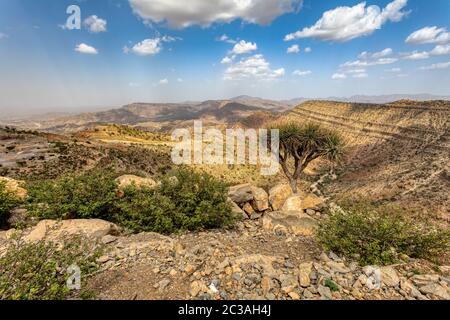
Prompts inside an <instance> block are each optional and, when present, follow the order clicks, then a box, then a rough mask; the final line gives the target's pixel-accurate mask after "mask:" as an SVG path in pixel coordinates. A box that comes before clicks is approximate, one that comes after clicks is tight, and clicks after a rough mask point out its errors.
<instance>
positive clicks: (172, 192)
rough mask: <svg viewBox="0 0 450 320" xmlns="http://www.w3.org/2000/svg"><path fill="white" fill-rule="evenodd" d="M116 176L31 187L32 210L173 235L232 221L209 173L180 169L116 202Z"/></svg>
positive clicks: (223, 193) (100, 174) (222, 191)
mask: <svg viewBox="0 0 450 320" xmlns="http://www.w3.org/2000/svg"><path fill="white" fill-rule="evenodd" d="M115 177H116V176H115V174H114V173H113V171H108V170H96V171H90V172H87V173H84V174H81V175H68V176H65V177H63V178H60V179H57V180H53V181H43V182H37V183H34V184H32V185H30V187H29V211H30V213H31V214H33V215H35V216H37V217H39V218H41V219H80V218H87V219H89V218H99V219H104V220H108V221H112V222H115V223H118V224H120V225H122V226H124V227H126V228H128V229H130V230H131V231H133V232H141V231H153V232H160V233H172V232H176V231H178V230H203V229H211V228H219V227H225V226H229V225H231V224H232V223H233V222H234V217H233V215H232V213H231V208H230V205H229V204H228V202H227V188H226V185H225V184H224V183H222V182H220V181H219V180H217V179H215V178H214V177H212V176H210V175H208V174H205V173H203V174H201V173H195V172H193V171H189V170H185V169H182V170H179V171H177V172H176V173H175V175H174V176H172V177H166V178H165V179H163V181H162V183H161V185H160V186H158V187H156V188H153V189H150V188H143V189H139V188H137V187H135V186H130V187H128V188H126V189H125V190H124V196H123V197H122V198H119V197H118V194H117V188H118V186H117V183H116V181H115V179H114V178H115Z"/></svg>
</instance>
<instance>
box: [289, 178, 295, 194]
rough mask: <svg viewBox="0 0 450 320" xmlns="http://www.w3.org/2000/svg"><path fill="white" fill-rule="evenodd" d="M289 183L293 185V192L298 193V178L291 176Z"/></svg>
mask: <svg viewBox="0 0 450 320" xmlns="http://www.w3.org/2000/svg"><path fill="white" fill-rule="evenodd" d="M289 185H290V186H291V189H292V192H293V193H294V194H297V179H295V178H289Z"/></svg>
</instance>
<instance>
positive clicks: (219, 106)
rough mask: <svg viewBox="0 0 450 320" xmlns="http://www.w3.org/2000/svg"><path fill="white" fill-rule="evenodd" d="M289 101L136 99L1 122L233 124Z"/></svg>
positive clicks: (81, 126)
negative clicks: (118, 104)
mask: <svg viewBox="0 0 450 320" xmlns="http://www.w3.org/2000/svg"><path fill="white" fill-rule="evenodd" d="M288 108H289V106H288V105H285V104H283V103H277V102H274V101H270V100H262V99H236V100H208V101H204V102H200V103H198V102H192V103H178V104H177V103H133V104H130V105H126V106H123V107H122V108H118V109H111V110H107V111H100V112H91V113H82V114H78V115H67V116H58V115H55V116H47V117H45V118H42V119H40V118H38V117H35V118H34V119H24V120H3V121H0V124H3V125H9V126H13V127H16V128H19V129H26V130H40V131H50V132H58V133H67V132H76V131H80V130H85V129H91V128H93V127H95V126H97V125H102V124H103V125H104V124H120V125H130V126H137V127H141V128H145V129H148V130H153V131H156V130H166V131H168V130H172V129H173V128H176V127H185V126H191V125H192V121H193V120H204V122H206V124H207V125H223V124H234V123H236V122H239V121H240V120H241V119H245V118H246V117H248V116H250V115H251V114H252V113H254V112H258V111H260V112H268V113H271V114H276V113H278V112H283V111H286V110H287V109H288Z"/></svg>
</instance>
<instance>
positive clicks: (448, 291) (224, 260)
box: [0, 176, 450, 300]
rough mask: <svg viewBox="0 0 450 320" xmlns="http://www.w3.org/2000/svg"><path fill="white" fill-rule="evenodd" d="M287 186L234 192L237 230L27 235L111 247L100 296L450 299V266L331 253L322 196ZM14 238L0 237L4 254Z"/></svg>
mask: <svg viewBox="0 0 450 320" xmlns="http://www.w3.org/2000/svg"><path fill="white" fill-rule="evenodd" d="M129 180H132V176H127V181H129ZM123 181H125V180H123ZM141 182H143V181H141ZM287 190H288V189H287V188H286V187H285V186H284V185H277V186H275V187H274V188H272V189H271V190H270V192H269V193H266V192H265V191H264V190H261V189H258V188H255V187H252V186H250V185H240V186H236V187H233V188H231V190H230V194H229V195H230V199H232V200H233V201H234V202H233V203H234V204H235V208H234V210H235V211H236V212H240V213H241V214H242V216H243V220H242V221H241V222H239V223H238V224H237V226H236V227H235V228H234V229H230V230H212V231H205V232H200V233H184V234H179V235H172V236H163V235H160V234H156V233H141V234H136V235H127V234H124V233H123V230H120V228H118V227H117V226H115V225H114V224H112V223H109V222H106V221H102V220H66V221H62V222H59V223H58V222H55V221H49V220H47V221H41V222H39V223H38V224H37V225H36V226H34V227H31V228H29V229H27V230H25V231H23V234H22V239H23V240H24V241H26V242H36V241H42V240H51V241H60V239H62V238H66V237H72V236H74V235H77V234H82V235H84V236H86V237H88V238H90V239H91V241H97V242H98V243H100V244H101V245H102V246H104V249H103V253H102V255H101V256H100V257H99V258H98V263H99V265H100V269H99V270H98V271H97V272H96V273H95V274H94V275H92V276H90V277H89V278H88V281H87V286H88V289H90V290H92V291H94V292H96V297H97V298H98V299H120V300H129V299H152V300H153V299H207V300H209V299H219V300H228V299H249V300H263V299H269V300H275V299H277V300H305V299H308V300H318V299H335V300H366V299H377V300H378V299H390V300H392V299H394V300H400V299H402V300H403V299H408V300H415V299H418V300H431V299H433V300H434V299H445V300H448V299H450V266H437V265H434V264H432V263H430V262H427V261H422V260H414V259H410V258H408V257H404V263H401V264H398V265H393V266H387V267H381V268H379V267H377V266H365V267H361V266H358V265H357V264H356V263H354V262H351V261H347V260H346V259H344V258H343V257H339V256H337V255H335V254H334V253H332V252H323V251H322V249H321V248H320V246H319V245H318V244H317V241H316V239H315V237H314V231H315V230H316V228H317V225H318V223H319V221H320V220H321V219H326V214H324V213H323V212H322V209H320V208H321V206H322V207H323V204H321V205H315V206H314V203H315V202H317V201H318V200H320V198H318V197H314V196H312V195H296V196H291V195H290V194H289V192H288V191H287ZM306 207H308V208H306ZM241 208H243V209H244V210H242V209H241ZM274 209H276V210H278V211H273V210H274ZM14 233H15V230H9V231H3V232H0V256H1V255H2V252H5V250H6V248H7V244H8V242H9V241H11V237H12V235H13V234H14Z"/></svg>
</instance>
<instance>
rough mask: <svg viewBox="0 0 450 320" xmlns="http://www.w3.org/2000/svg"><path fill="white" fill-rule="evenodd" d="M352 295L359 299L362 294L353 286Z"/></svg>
mask: <svg viewBox="0 0 450 320" xmlns="http://www.w3.org/2000/svg"><path fill="white" fill-rule="evenodd" d="M352 296H353V297H355V298H356V299H358V300H361V299H362V298H363V294H362V293H361V291H359V290H358V289H356V288H353V290H352Z"/></svg>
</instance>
